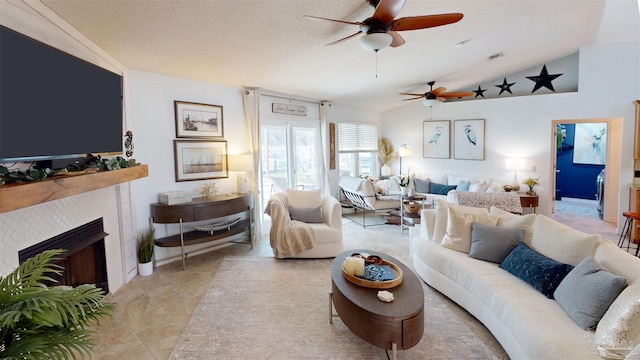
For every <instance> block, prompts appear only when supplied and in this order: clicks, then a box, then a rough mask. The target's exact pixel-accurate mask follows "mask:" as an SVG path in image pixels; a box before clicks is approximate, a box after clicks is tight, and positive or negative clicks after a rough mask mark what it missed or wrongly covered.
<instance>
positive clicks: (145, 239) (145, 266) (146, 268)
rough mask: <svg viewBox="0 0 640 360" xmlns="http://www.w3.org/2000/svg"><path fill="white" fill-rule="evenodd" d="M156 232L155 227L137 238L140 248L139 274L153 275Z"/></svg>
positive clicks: (151, 227)
mask: <svg viewBox="0 0 640 360" xmlns="http://www.w3.org/2000/svg"><path fill="white" fill-rule="evenodd" d="M155 240H156V231H155V229H154V228H153V226H150V227H149V229H147V230H145V231H142V232H141V233H139V234H138V236H136V243H137V248H138V274H140V276H149V275H151V274H153V261H152V260H153V249H154V246H155Z"/></svg>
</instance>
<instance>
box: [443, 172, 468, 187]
mask: <svg viewBox="0 0 640 360" xmlns="http://www.w3.org/2000/svg"><path fill="white" fill-rule="evenodd" d="M471 180H472V179H471V178H469V177H468V176H463V175H456V174H447V185H458V184H459V183H460V181H471Z"/></svg>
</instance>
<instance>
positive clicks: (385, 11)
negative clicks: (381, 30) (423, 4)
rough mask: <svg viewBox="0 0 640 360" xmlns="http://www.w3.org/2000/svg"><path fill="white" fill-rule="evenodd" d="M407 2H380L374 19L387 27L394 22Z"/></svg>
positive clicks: (390, 0)
mask: <svg viewBox="0 0 640 360" xmlns="http://www.w3.org/2000/svg"><path fill="white" fill-rule="evenodd" d="M404 3H405V0H380V2H379V3H378V6H376V11H375V12H374V13H373V17H374V18H376V19H378V20H380V21H382V22H383V23H384V24H385V25H386V24H389V23H391V22H392V21H393V19H395V18H396V16H398V14H399V13H400V10H402V8H403V7H404Z"/></svg>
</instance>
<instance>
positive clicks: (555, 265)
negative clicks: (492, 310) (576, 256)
mask: <svg viewBox="0 0 640 360" xmlns="http://www.w3.org/2000/svg"><path fill="white" fill-rule="evenodd" d="M500 267H501V268H502V269H505V270H507V271H508V272H510V273H512V274H513V275H515V276H517V277H518V278H520V279H522V280H524V281H525V282H527V283H529V284H530V285H531V286H533V287H534V288H535V289H536V290H538V291H540V292H541V293H542V294H543V295H544V296H546V297H547V298H549V299H553V292H554V291H556V288H557V287H558V285H559V284H560V282H561V281H562V280H563V279H564V277H565V276H567V274H568V273H569V271H571V270H572V269H573V266H571V265H569V264H563V263H561V262H558V261H556V260H553V259H551V258H548V257H546V256H544V255H542V254H540V253H537V252H535V251H534V250H532V249H531V248H530V247H528V246H527V245H526V244H524V243H520V244H518V246H516V248H515V249H513V251H512V252H511V253H510V254H509V255H508V256H507V257H506V258H505V259H504V261H503V262H502V263H501V264H500Z"/></svg>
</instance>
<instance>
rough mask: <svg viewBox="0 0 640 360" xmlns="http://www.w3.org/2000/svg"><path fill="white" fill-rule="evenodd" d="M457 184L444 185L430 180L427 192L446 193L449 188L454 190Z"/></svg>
mask: <svg viewBox="0 0 640 360" xmlns="http://www.w3.org/2000/svg"><path fill="white" fill-rule="evenodd" d="M456 186H457V185H444V184H438V183H434V182H432V183H431V185H429V194H436V195H447V193H448V192H449V191H451V190H455V189H456Z"/></svg>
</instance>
